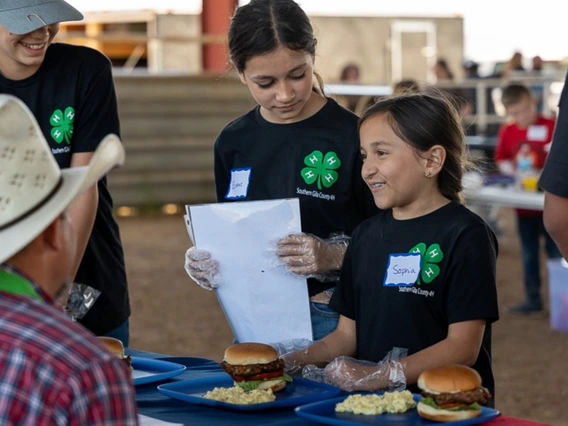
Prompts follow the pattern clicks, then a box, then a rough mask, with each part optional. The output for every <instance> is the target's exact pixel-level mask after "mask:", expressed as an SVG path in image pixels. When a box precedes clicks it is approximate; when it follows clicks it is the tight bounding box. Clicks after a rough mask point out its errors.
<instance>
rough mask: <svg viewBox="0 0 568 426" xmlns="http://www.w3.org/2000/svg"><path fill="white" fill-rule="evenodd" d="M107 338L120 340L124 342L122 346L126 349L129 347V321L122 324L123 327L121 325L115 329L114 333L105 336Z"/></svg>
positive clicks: (110, 332)
mask: <svg viewBox="0 0 568 426" xmlns="http://www.w3.org/2000/svg"><path fill="white" fill-rule="evenodd" d="M105 336H106V337H114V338H115V339H118V340H120V341H121V342H122V344H123V345H124V347H125V348H127V347H128V344H129V343H130V322H129V320H126V321H125V322H123V323H122V325H119V326H118V327H117V328H115V329H114V330H112V331H109V332H108V333H107V334H105Z"/></svg>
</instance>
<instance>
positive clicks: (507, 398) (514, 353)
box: [119, 209, 568, 426]
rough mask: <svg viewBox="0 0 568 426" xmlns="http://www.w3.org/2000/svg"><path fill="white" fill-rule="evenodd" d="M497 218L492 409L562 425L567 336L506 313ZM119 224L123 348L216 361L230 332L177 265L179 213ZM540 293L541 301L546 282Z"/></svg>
mask: <svg viewBox="0 0 568 426" xmlns="http://www.w3.org/2000/svg"><path fill="white" fill-rule="evenodd" d="M499 218H500V222H501V224H502V226H503V231H504V232H503V234H502V235H501V236H500V254H499V261H498V288H499V303H500V307H501V319H500V320H499V321H498V322H497V323H496V324H495V326H494V328H493V367H494V372H495V376H496V382H497V389H496V398H497V399H496V401H497V409H499V410H500V411H501V412H502V413H504V414H505V415H508V416H512V417H518V418H524V419H529V420H533V421H537V422H542V423H546V424H551V425H558V426H568V414H567V413H568V411H567V410H566V407H565V406H564V404H565V403H566V402H567V398H568V335H567V334H563V333H559V332H556V331H553V330H552V329H551V328H550V326H549V319H548V314H539V315H536V316H530V317H518V316H511V315H509V314H508V313H507V307H508V306H510V305H511V304H514V303H516V302H517V301H518V300H519V299H520V298H521V297H522V270H521V262H520V257H519V242H518V238H517V236H516V233H515V229H514V216H513V213H512V211H511V210H508V209H504V210H502V211H501V212H500V216H499ZM119 225H120V227H121V232H122V238H123V243H124V249H125V254H126V263H127V270H128V278H129V285H130V294H131V303H132V312H133V314H132V317H131V347H133V348H135V349H141V350H147V351H152V352H159V353H163V354H169V355H178V356H194V357H205V358H210V359H215V360H217V361H219V360H220V358H221V357H222V355H223V352H224V350H225V348H226V347H227V346H228V345H230V344H231V340H232V334H231V331H230V329H229V327H228V325H227V323H226V321H225V318H224V316H223V313H222V312H221V309H220V307H219V305H218V303H217V299H216V297H215V295H214V294H213V293H212V292H209V291H205V290H202V289H201V288H199V287H198V286H197V285H195V284H194V283H193V282H192V281H191V280H190V279H189V278H188V277H187V275H186V273H185V271H184V268H183V259H184V253H185V250H186V249H187V247H188V245H189V238H188V236H187V232H186V230H185V227H184V225H183V220H182V218H181V216H152V217H149V216H147V217H134V218H125V219H121V220H120V221H119ZM543 275H546V268H544V259H543ZM545 282H546V280H545ZM567 285H568V283H567ZM543 293H544V295H545V296H546V299H547V300H548V288H547V287H546V286H545V287H544V289H543Z"/></svg>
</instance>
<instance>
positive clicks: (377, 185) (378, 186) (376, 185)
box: [368, 182, 385, 189]
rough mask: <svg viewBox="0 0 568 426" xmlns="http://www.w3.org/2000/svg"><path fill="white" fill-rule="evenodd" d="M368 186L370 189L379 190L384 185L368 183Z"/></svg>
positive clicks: (381, 183)
mask: <svg viewBox="0 0 568 426" xmlns="http://www.w3.org/2000/svg"><path fill="white" fill-rule="evenodd" d="M368 185H369V187H370V188H371V189H379V188H382V187H383V186H385V183H384V182H380V183H369V184H368Z"/></svg>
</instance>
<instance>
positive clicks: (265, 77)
mask: <svg viewBox="0 0 568 426" xmlns="http://www.w3.org/2000/svg"><path fill="white" fill-rule="evenodd" d="M307 65H308V64H301V65H298V66H297V67H294V68H292V69H291V70H290V71H288V75H290V74H292V73H294V72H296V71H299V70H301V69H302V68H304V67H306V66H307ZM270 78H274V77H273V76H271V75H255V76H253V77H252V79H253V80H268V79H270Z"/></svg>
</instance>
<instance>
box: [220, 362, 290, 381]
mask: <svg viewBox="0 0 568 426" xmlns="http://www.w3.org/2000/svg"><path fill="white" fill-rule="evenodd" d="M221 368H222V369H223V370H225V372H226V373H227V374H229V375H230V376H233V377H234V376H237V377H245V378H246V377H252V376H258V375H259V374H265V373H274V372H276V371H279V370H283V369H284V361H283V360H281V359H277V360H276V361H272V362H269V363H268V364H250V365H232V364H229V363H227V362H225V361H223V362H222V363H221Z"/></svg>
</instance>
